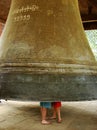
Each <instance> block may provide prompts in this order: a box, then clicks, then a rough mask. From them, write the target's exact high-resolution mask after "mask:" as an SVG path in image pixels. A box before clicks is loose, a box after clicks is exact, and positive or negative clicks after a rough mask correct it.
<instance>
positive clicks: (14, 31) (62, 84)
mask: <svg viewBox="0 0 97 130" xmlns="http://www.w3.org/2000/svg"><path fill="white" fill-rule="evenodd" d="M96 81H97V62H96V60H95V58H94V55H93V53H92V51H91V49H90V46H89V43H88V40H87V38H86V35H85V33H84V29H83V26H82V21H81V17H80V13H79V8H78V0H73V1H71V0H42V1H41V0H27V1H25V2H24V1H23V0H14V1H12V3H11V9H10V12H9V16H8V19H7V22H6V26H5V29H4V31H3V33H2V37H1V42H0V86H1V87H0V95H1V98H9V99H19V100H34V101H40V100H41V101H55V100H61V101H75V100H93V99H97V87H96V86H97V82H96Z"/></svg>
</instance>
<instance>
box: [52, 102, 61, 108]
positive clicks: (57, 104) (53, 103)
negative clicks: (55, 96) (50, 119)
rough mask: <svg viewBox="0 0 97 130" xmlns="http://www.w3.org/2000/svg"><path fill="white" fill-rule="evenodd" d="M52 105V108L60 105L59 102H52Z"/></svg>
mask: <svg viewBox="0 0 97 130" xmlns="http://www.w3.org/2000/svg"><path fill="white" fill-rule="evenodd" d="M52 106H53V107H54V108H58V107H61V102H52Z"/></svg>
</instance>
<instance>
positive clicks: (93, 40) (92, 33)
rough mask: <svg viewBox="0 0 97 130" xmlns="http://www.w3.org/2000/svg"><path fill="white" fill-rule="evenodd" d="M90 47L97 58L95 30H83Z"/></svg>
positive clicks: (96, 34) (96, 31) (96, 33)
mask: <svg viewBox="0 0 97 130" xmlns="http://www.w3.org/2000/svg"><path fill="white" fill-rule="evenodd" d="M85 33H86V36H87V39H88V41H89V44H90V47H91V49H92V51H93V53H94V56H95V58H96V60H97V30H86V31H85Z"/></svg>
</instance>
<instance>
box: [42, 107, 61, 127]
mask: <svg viewBox="0 0 97 130" xmlns="http://www.w3.org/2000/svg"><path fill="white" fill-rule="evenodd" d="M41 114H42V121H41V123H42V124H44V125H48V124H51V122H50V121H47V108H44V107H41ZM56 118H58V123H61V122H62V118H61V114H60V107H57V108H53V115H52V117H50V118H49V119H56Z"/></svg>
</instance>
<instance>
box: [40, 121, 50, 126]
mask: <svg viewBox="0 0 97 130" xmlns="http://www.w3.org/2000/svg"><path fill="white" fill-rule="evenodd" d="M41 123H42V124H43V125H49V124H51V122H49V121H46V120H42V122H41Z"/></svg>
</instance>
